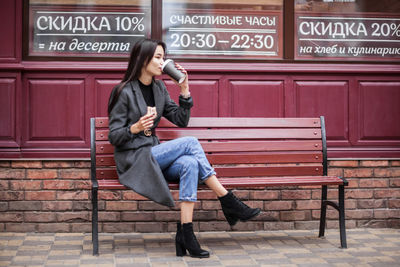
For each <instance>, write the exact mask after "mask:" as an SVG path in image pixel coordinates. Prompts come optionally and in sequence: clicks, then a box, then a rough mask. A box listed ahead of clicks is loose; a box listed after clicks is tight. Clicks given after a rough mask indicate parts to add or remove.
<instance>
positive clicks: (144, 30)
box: [28, 0, 151, 57]
mask: <svg viewBox="0 0 400 267" xmlns="http://www.w3.org/2000/svg"><path fill="white" fill-rule="evenodd" d="M150 7H151V0H91V1H89V0H31V1H29V49H28V55H29V56H64V57H68V56H75V57H76V56H91V57H93V56H94V57H107V56H112V57H118V56H123V57H126V54H127V53H129V51H130V49H131V47H132V43H133V42H134V41H135V40H136V39H138V38H143V37H150V36H151V8H150ZM132 41H133V42H132Z"/></svg>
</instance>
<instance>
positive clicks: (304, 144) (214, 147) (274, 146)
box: [96, 140, 322, 154]
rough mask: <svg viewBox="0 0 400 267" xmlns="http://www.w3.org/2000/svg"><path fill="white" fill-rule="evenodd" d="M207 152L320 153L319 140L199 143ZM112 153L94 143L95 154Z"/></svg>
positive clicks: (103, 144) (104, 143) (102, 144)
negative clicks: (303, 151)
mask: <svg viewBox="0 0 400 267" xmlns="http://www.w3.org/2000/svg"><path fill="white" fill-rule="evenodd" d="M201 145H202V147H203V149H204V151H205V152H206V153H207V152H250V151H254V152H257V151H302V150H307V151H321V150H322V142H321V141H320V140H318V141H317V140H312V141H309V140H305V141H304V140H300V141H227V142H201ZM111 153H114V146H113V145H111V144H110V143H109V142H108V141H99V142H97V143H96V154H111Z"/></svg>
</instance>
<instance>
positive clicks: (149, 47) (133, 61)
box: [108, 39, 166, 115]
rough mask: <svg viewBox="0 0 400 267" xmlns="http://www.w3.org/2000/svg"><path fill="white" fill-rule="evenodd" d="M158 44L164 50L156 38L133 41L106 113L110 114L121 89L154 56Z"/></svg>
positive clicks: (163, 45) (136, 77)
mask: <svg viewBox="0 0 400 267" xmlns="http://www.w3.org/2000/svg"><path fill="white" fill-rule="evenodd" d="M159 45H161V46H162V48H163V49H164V52H165V51H166V45H165V43H163V42H161V41H158V40H152V39H141V40H139V41H138V42H136V43H135V45H134V46H133V48H132V51H131V55H130V57H129V64H128V68H127V69H126V72H125V75H124V78H123V79H122V81H121V82H120V83H119V84H118V85H117V86H115V87H114V89H113V90H112V91H111V94H110V99H109V100H108V115H110V113H111V110H112V109H113V107H114V106H115V103H117V100H118V97H119V95H120V93H121V91H122V89H123V88H124V87H125V85H126V84H127V83H128V82H130V81H133V80H135V79H138V78H139V76H140V74H141V71H142V68H143V66H146V65H147V64H148V63H149V62H150V60H151V59H152V58H153V56H154V52H155V51H156V48H157V46H159Z"/></svg>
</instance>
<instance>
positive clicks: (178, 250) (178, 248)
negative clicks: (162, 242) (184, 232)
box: [175, 242, 186, 257]
mask: <svg viewBox="0 0 400 267" xmlns="http://www.w3.org/2000/svg"><path fill="white" fill-rule="evenodd" d="M175 248H176V256H178V257H183V256H186V249H185V246H183V245H182V244H180V243H177V242H175Z"/></svg>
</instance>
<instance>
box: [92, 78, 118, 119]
mask: <svg viewBox="0 0 400 267" xmlns="http://www.w3.org/2000/svg"><path fill="white" fill-rule="evenodd" d="M119 82H120V80H119V79H107V80H106V79H96V80H95V91H96V100H97V101H96V116H99V117H100V116H102V117H106V116H108V113H107V106H108V99H109V97H110V93H111V90H112V89H113V88H114V86H116V85H117V84H119Z"/></svg>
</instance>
